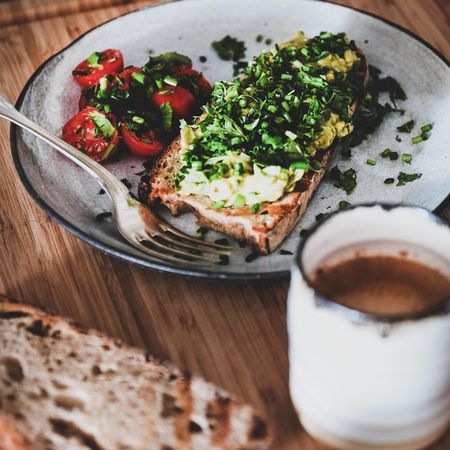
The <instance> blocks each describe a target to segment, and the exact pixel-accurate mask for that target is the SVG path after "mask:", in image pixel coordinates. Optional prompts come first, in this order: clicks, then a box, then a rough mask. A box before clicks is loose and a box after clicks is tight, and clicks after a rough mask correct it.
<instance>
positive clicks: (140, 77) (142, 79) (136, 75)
mask: <svg viewBox="0 0 450 450" xmlns="http://www.w3.org/2000/svg"><path fill="white" fill-rule="evenodd" d="M131 76H132V77H133V79H135V80H136V81H137V82H138V83H140V84H144V83H145V75H144V74H143V73H140V72H133V73H132V74H131Z"/></svg>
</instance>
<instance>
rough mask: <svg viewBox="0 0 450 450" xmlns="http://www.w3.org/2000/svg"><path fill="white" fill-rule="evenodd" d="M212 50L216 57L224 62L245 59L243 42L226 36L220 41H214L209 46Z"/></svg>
mask: <svg viewBox="0 0 450 450" xmlns="http://www.w3.org/2000/svg"><path fill="white" fill-rule="evenodd" d="M211 46H212V48H213V49H214V50H215V52H216V53H217V56H218V57H219V58H220V59H223V60H224V61H234V62H236V61H239V60H240V59H244V58H245V52H246V50H247V48H246V47H245V42H244V41H240V40H238V39H236V38H234V37H231V36H230V35H229V34H227V35H226V36H225V37H224V38H222V39H221V40H220V41H214V42H213V43H212V44H211Z"/></svg>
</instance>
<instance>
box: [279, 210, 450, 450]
mask: <svg viewBox="0 0 450 450" xmlns="http://www.w3.org/2000/svg"><path fill="white" fill-rule="evenodd" d="M356 250H358V251H359V253H363V254H367V255H371V254H382V255H397V254H398V252H399V251H406V252H408V254H409V257H410V258H412V259H414V260H418V261H420V262H422V263H424V264H426V265H429V266H431V267H436V268H438V269H439V270H440V271H441V272H442V273H445V274H447V275H448V276H450V228H449V227H448V226H447V225H446V224H445V223H444V222H443V221H442V220H440V219H439V218H437V217H436V216H434V215H432V214H431V213H429V212H427V211H425V210H423V209H420V208H414V207H391V206H382V205H371V206H358V207H355V208H352V209H347V210H345V211H342V212H340V213H337V214H334V215H332V216H331V217H330V218H329V219H327V220H325V221H323V222H322V223H320V224H319V225H317V226H316V227H315V228H314V229H313V230H311V232H310V234H309V236H308V238H307V239H305V241H304V242H303V243H302V244H301V246H300V249H299V252H298V254H297V258H296V262H295V263H294V265H293V266H292V271H291V285H290V290H289V300H288V331H289V361H290V391H291V397H292V400H293V403H294V406H295V407H296V410H297V412H298V415H299V417H300V420H301V422H302V425H303V426H304V427H305V429H306V430H307V431H308V432H309V433H310V434H311V435H313V436H314V437H315V438H317V439H318V440H320V441H323V442H325V443H326V444H329V445H331V446H333V447H336V448H340V449H345V450H353V449H358V450H359V449H361V450H368V449H396V450H397V449H401V450H412V449H419V448H423V447H425V446H427V445H428V444H430V443H431V442H433V441H434V440H435V439H437V438H438V437H439V436H440V435H441V434H442V433H443V432H444V431H445V430H446V429H447V427H448V424H449V421H450V299H449V300H446V301H444V302H443V303H441V304H440V305H438V306H437V307H434V308H433V309H432V310H427V311H424V312H422V313H420V314H418V315H417V314H416V315H415V316H409V317H408V316H403V317H399V316H396V317H386V316H383V317H381V316H377V315H374V314H367V313H361V312H358V311H356V310H354V309H350V308H347V307H345V306H342V305H339V304H337V303H335V302H333V301H332V300H330V299H327V298H325V297H324V296H322V295H321V294H319V293H318V292H316V291H314V289H313V288H312V287H311V285H310V284H309V282H308V278H307V277H308V276H309V275H311V274H312V273H313V272H314V271H315V270H316V269H317V268H318V267H320V266H321V265H322V264H323V263H325V262H326V263H327V264H333V263H334V262H337V261H339V260H340V259H344V258H346V257H349V256H350V257H351V256H352V253H353V254H354V253H355V251H356Z"/></svg>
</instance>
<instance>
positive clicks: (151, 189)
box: [139, 138, 333, 255]
mask: <svg viewBox="0 0 450 450" xmlns="http://www.w3.org/2000/svg"><path fill="white" fill-rule="evenodd" d="M179 152H180V139H179V138H177V139H175V140H174V141H173V142H172V144H171V145H170V147H169V148H168V149H167V150H166V151H165V152H164V154H163V155H162V156H161V158H160V159H159V160H158V161H157V163H156V165H155V166H154V168H153V171H152V174H151V179H150V181H149V182H146V181H145V180H144V181H141V183H140V190H139V196H140V199H141V201H143V202H144V203H149V204H155V203H157V202H160V203H161V204H163V205H164V206H166V207H167V208H168V209H169V210H170V212H171V213H172V214H173V215H178V214H180V213H182V212H188V211H193V212H194V213H195V214H196V216H197V219H198V223H199V224H200V225H202V226H204V227H206V228H211V229H213V230H216V231H220V232H222V233H225V234H228V235H230V236H233V237H234V238H236V239H239V240H243V241H246V242H247V243H249V244H251V245H253V246H254V247H255V248H256V249H257V250H258V251H259V253H261V254H263V255H267V254H269V253H271V252H273V251H274V250H275V249H276V248H277V247H278V246H279V245H280V244H281V242H282V241H283V240H284V238H285V237H286V236H287V235H288V234H289V233H290V232H291V231H292V229H293V228H294V226H295V225H296V223H297V222H298V220H299V218H300V217H301V216H302V215H303V213H304V212H305V210H306V206H307V205H308V203H309V200H310V199H311V196H312V195H313V193H314V191H315V190H316V188H317V186H318V185H319V183H320V181H321V180H322V178H323V177H324V175H325V169H321V170H319V171H316V172H314V171H311V170H310V171H308V173H307V174H306V175H305V176H304V177H303V178H302V179H301V180H300V181H299V182H298V183H297V186H296V188H295V191H294V192H290V193H288V194H286V195H284V196H283V197H282V198H281V199H279V200H277V201H276V202H273V203H266V204H264V205H263V208H262V209H261V211H259V213H257V214H255V213H253V212H252V211H251V210H250V208H249V207H243V208H220V209H215V208H213V207H212V206H211V205H212V202H211V200H210V199H209V198H208V197H203V196H200V195H189V196H184V195H181V194H179V193H178V192H177V191H176V190H175V187H174V183H173V174H174V173H177V172H178V170H179V169H180V167H181V160H180V158H179V155H180V153H179ZM332 154H333V151H332V149H328V150H327V151H325V152H322V153H321V154H320V155H319V157H318V160H319V161H321V164H322V166H323V167H327V166H328V162H329V160H330V159H331V157H332Z"/></svg>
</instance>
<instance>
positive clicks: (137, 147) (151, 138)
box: [120, 124, 164, 157]
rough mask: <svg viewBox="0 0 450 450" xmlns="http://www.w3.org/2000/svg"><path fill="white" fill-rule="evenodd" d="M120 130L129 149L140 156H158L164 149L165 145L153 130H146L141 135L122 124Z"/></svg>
mask: <svg viewBox="0 0 450 450" xmlns="http://www.w3.org/2000/svg"><path fill="white" fill-rule="evenodd" d="M120 131H121V133H122V138H123V141H124V142H125V145H126V146H127V147H128V149H129V150H130V151H131V152H132V153H134V154H135V155H138V156H143V157H148V156H156V155H158V154H159V153H161V152H162V151H163V150H164V145H163V144H162V142H161V141H160V140H158V137H157V135H156V133H155V132H154V131H153V130H148V131H145V132H144V133H141V134H140V135H139V136H138V135H137V134H136V133H133V132H132V131H130V130H129V129H128V128H127V126H126V125H125V124H122V126H121V128H120Z"/></svg>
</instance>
